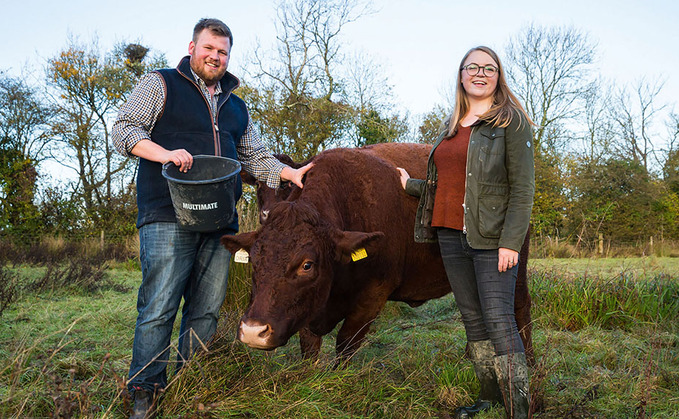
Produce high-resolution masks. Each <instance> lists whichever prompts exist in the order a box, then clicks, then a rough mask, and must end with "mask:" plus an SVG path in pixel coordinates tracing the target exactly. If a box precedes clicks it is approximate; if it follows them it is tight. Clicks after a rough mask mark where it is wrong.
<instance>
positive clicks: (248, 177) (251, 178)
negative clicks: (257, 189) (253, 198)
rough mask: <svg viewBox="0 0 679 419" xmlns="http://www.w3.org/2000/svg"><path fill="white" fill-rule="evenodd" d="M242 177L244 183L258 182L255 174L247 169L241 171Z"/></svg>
mask: <svg viewBox="0 0 679 419" xmlns="http://www.w3.org/2000/svg"><path fill="white" fill-rule="evenodd" d="M240 178H241V180H242V181H243V183H247V184H248V185H254V184H255V183H257V179H255V177H254V176H252V175H251V174H250V173H248V172H246V171H245V170H241V171H240Z"/></svg>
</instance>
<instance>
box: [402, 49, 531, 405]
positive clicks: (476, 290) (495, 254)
mask: <svg viewBox="0 0 679 419" xmlns="http://www.w3.org/2000/svg"><path fill="white" fill-rule="evenodd" d="M531 124H532V122H531V121H530V118H529V117H528V115H527V114H526V111H525V110H524V109H523V107H522V106H521V105H520V104H519V102H518V100H517V98H516V97H515V96H514V94H512V92H511V91H510V89H509V87H508V86H507V82H506V80H505V75H504V70H503V69H502V64H501V63H500V60H499V58H498V56H497V54H496V53H495V52H494V51H493V50H491V49H490V48H488V47H483V46H480V47H476V48H472V49H471V50H470V51H469V52H467V54H466V55H465V56H464V58H463V59H462V62H461V64H460V68H459V72H458V79H457V88H456V95H455V108H454V111H453V114H452V115H451V117H450V118H449V120H447V121H446V122H445V124H444V129H443V130H442V132H441V134H440V135H439V138H438V139H437V141H436V143H435V144H434V148H433V149H432V151H431V154H430V155H429V162H428V166H427V179H426V180H421V179H411V178H410V176H409V175H408V173H407V172H406V171H405V170H404V169H402V168H399V169H398V170H399V172H400V174H401V183H402V185H403V187H404V188H405V190H406V192H407V193H409V194H411V195H414V196H419V197H420V203H419V206H418V209H417V217H416V221H415V241H417V242H431V241H435V240H436V239H438V241H439V245H440V248H441V255H442V257H443V263H444V265H445V268H446V272H447V274H448V280H449V281H450V285H451V287H452V289H453V293H454V295H455V300H456V302H457V305H458V307H459V309H460V313H461V314H462V320H463V323H464V326H465V331H466V334H467V341H468V344H469V346H468V347H469V354H470V357H471V360H472V363H473V365H474V371H475V372H476V376H477V377H478V379H479V381H480V384H481V391H480V393H479V396H478V398H477V400H476V403H475V404H474V405H473V406H468V407H460V408H458V409H457V410H456V417H458V418H466V417H472V416H474V415H475V414H476V413H478V412H480V411H483V410H487V409H490V407H491V406H492V405H493V404H500V403H503V404H504V406H505V409H506V411H507V414H508V416H509V417H513V418H525V417H528V413H529V406H530V396H529V391H528V381H529V377H528V368H527V365H526V357H525V353H524V347H523V343H522V342H521V339H520V337H519V333H518V330H517V327H516V321H515V318H514V286H515V283H516V278H517V270H518V268H517V265H518V262H519V250H520V249H521V245H522V243H523V240H524V238H525V235H526V232H527V230H528V223H529V219H530V214H531V208H532V205H533V194H534V191H535V174H534V164H533V147H532V143H533V137H532V132H531Z"/></svg>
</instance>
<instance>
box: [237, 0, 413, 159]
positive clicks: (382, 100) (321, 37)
mask: <svg viewBox="0 0 679 419" xmlns="http://www.w3.org/2000/svg"><path fill="white" fill-rule="evenodd" d="M277 9H278V16H277V21H276V29H277V33H278V36H277V47H276V50H275V53H273V55H271V56H270V57H268V58H265V54H264V53H263V52H262V51H261V50H260V49H259V48H258V49H257V50H256V51H255V53H254V57H253V67H254V71H252V72H251V73H250V77H251V81H249V82H248V83H246V86H244V89H242V90H241V93H240V94H241V95H242V96H243V97H244V99H245V100H246V102H247V103H248V104H249V107H250V109H251V112H252V115H253V119H254V120H255V121H256V122H258V124H259V128H260V131H261V133H262V137H263V138H264V139H265V141H266V142H267V143H268V145H269V147H270V148H271V149H272V150H274V151H275V152H278V153H285V154H288V155H290V156H291V157H293V158H294V159H295V160H305V159H308V158H310V157H311V156H313V155H315V154H317V153H318V152H320V151H322V150H323V149H326V148H329V147H334V146H339V145H345V146H362V145H366V144H372V143H376V142H385V141H396V140H398V139H399V138H401V137H403V136H404V135H405V134H406V133H407V132H408V126H407V122H406V118H405V117H401V116H400V115H398V114H396V113H395V112H394V111H393V108H392V107H391V106H390V104H389V101H388V99H389V98H391V90H390V88H389V86H388V83H387V81H386V79H383V78H380V77H379V76H378V71H377V67H375V66H373V67H371V66H370V63H369V60H368V59H366V58H365V57H362V56H358V57H356V58H354V59H353V60H350V59H347V58H346V56H345V55H344V54H343V53H342V49H341V46H342V45H343V44H342V43H341V42H340V35H341V33H342V30H343V28H344V27H345V26H346V25H348V24H350V23H351V22H353V21H355V20H356V19H358V18H360V17H361V16H363V15H364V14H365V13H368V9H367V6H365V5H364V4H362V3H360V2H358V1H356V0H332V1H321V0H288V1H282V2H281V3H279V4H278V6H277Z"/></svg>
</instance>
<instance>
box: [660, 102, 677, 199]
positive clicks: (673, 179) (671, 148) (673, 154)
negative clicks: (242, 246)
mask: <svg viewBox="0 0 679 419" xmlns="http://www.w3.org/2000/svg"><path fill="white" fill-rule="evenodd" d="M667 128H668V131H669V134H670V141H669V144H668V149H667V153H666V157H665V162H664V163H663V180H664V181H665V184H666V185H667V187H668V188H669V189H670V190H671V191H672V192H674V193H676V194H679V147H678V145H679V144H677V142H678V141H679V114H676V113H672V114H670V118H669V121H668V122H667Z"/></svg>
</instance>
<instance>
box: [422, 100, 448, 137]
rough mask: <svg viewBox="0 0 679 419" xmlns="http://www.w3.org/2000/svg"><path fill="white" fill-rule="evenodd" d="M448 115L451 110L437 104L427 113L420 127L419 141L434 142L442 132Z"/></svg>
mask: <svg viewBox="0 0 679 419" xmlns="http://www.w3.org/2000/svg"><path fill="white" fill-rule="evenodd" d="M448 116H449V112H448V111H446V110H445V109H444V108H443V107H442V106H436V107H434V109H432V110H431V111H429V112H428V113H426V114H425V115H424V116H423V118H422V122H421V124H420V126H419V128H418V141H419V142H421V143H427V144H434V142H435V141H436V139H437V138H438V136H439V134H440V133H441V127H442V126H443V122H444V121H445V118H447V117H448Z"/></svg>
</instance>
